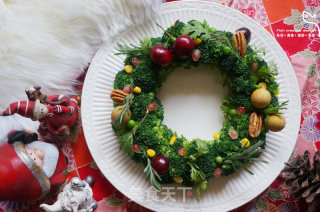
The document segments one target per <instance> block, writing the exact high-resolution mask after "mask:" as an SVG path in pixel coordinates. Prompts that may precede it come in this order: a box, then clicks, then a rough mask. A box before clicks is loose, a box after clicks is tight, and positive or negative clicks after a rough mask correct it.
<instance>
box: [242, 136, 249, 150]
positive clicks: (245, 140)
mask: <svg viewBox="0 0 320 212" xmlns="http://www.w3.org/2000/svg"><path fill="white" fill-rule="evenodd" d="M241 143H242V145H241V147H242V148H244V147H245V148H248V147H249V146H250V141H249V140H248V139H247V138H243V139H241Z"/></svg>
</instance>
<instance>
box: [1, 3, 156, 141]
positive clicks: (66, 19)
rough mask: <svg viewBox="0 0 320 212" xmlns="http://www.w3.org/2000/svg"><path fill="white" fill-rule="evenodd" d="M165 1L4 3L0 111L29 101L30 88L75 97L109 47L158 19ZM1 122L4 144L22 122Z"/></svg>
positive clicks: (33, 125)
mask: <svg viewBox="0 0 320 212" xmlns="http://www.w3.org/2000/svg"><path fill="white" fill-rule="evenodd" d="M161 2H162V1H161V0H46V1H43V0H28V1H19V0H0V40H1V45H0V91H1V93H0V99H1V100H0V108H6V107H7V106H8V105H9V104H10V103H12V102H14V101H17V100H26V99H27V97H26V95H25V91H24V90H25V88H28V87H30V86H31V85H40V86H42V91H43V92H44V93H46V94H49V95H50V94H65V95H68V94H72V93H73V90H72V85H73V84H74V80H75V79H76V78H77V76H79V75H80V74H81V72H82V71H83V70H84V68H85V67H87V66H88V64H89V63H90V60H91V59H92V57H93V55H94V54H95V52H96V51H97V49H98V48H99V46H100V45H101V44H102V42H104V41H108V40H110V39H111V38H112V37H113V36H115V35H117V34H118V33H119V32H120V31H122V30H124V29H125V28H126V27H128V26H130V25H132V24H135V23H139V22H141V21H143V20H144V19H145V18H150V17H153V16H154V15H156V13H157V12H158V11H159V8H160V7H159V5H160V3H161ZM16 117H18V116H17V115H15V116H14V117H0V143H1V141H3V140H4V138H5V137H6V134H7V132H8V131H10V130H12V129H25V128H26V127H27V129H30V128H32V129H30V130H34V129H36V128H37V123H33V122H32V121H31V120H29V119H25V118H22V117H18V118H16Z"/></svg>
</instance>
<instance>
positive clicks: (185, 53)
mask: <svg viewBox="0 0 320 212" xmlns="http://www.w3.org/2000/svg"><path fill="white" fill-rule="evenodd" d="M195 47H196V46H195V44H194V42H193V40H192V39H191V38H190V37H189V36H187V35H180V36H179V37H178V38H177V39H176V40H175V42H174V44H173V46H172V52H173V54H174V56H176V57H178V58H180V59H187V58H189V57H191V54H192V51H193V50H194V48H195Z"/></svg>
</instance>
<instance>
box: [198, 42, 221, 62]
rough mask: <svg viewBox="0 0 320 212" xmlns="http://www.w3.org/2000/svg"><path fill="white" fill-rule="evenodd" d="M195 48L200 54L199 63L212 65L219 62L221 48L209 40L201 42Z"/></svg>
mask: <svg viewBox="0 0 320 212" xmlns="http://www.w3.org/2000/svg"><path fill="white" fill-rule="evenodd" d="M197 48H198V49H199V50H200V52H201V57H200V62H202V63H205V64H212V63H214V62H216V61H219V60H220V58H221V57H222V56H223V46H222V45H221V44H219V43H217V42H216V41H212V40H210V39H209V40H206V41H202V42H201V43H200V44H199V45H198V46H197Z"/></svg>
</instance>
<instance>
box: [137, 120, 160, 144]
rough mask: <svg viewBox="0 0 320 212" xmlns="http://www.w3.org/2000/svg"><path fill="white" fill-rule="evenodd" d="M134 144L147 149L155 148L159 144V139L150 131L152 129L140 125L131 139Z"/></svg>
mask: <svg viewBox="0 0 320 212" xmlns="http://www.w3.org/2000/svg"><path fill="white" fill-rule="evenodd" d="M133 143H134V144H139V145H140V144H141V145H143V146H145V147H146V149H149V148H155V147H156V146H157V145H159V144H160V139H159V138H158V136H157V135H156V134H155V133H154V132H153V131H152V127H150V126H148V125H143V124H142V125H141V126H140V127H139V128H138V130H137V131H136V134H135V136H134V137H133Z"/></svg>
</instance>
